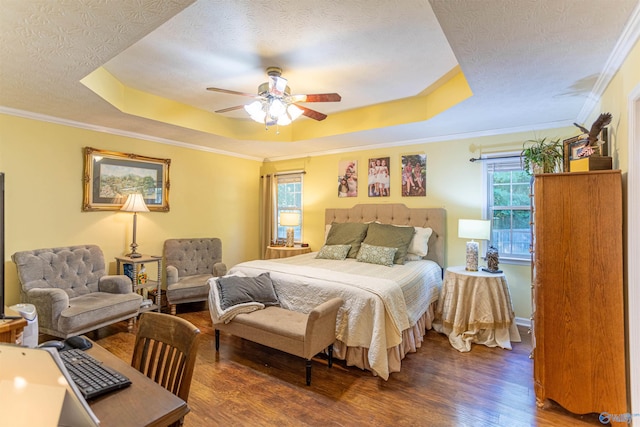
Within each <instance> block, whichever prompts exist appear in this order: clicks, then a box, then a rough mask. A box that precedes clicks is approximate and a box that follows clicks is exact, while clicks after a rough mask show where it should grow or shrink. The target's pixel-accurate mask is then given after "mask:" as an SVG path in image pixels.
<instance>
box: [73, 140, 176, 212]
mask: <svg viewBox="0 0 640 427" xmlns="http://www.w3.org/2000/svg"><path fill="white" fill-rule="evenodd" d="M170 166H171V160H170V159H159V158H155V157H147V156H140V155H137V154H130V153H119V152H116V151H108V150H98V149H95V148H91V147H85V148H84V176H83V197H82V210H83V211H85V212H92V211H116V210H120V208H121V207H122V205H123V204H124V202H125V201H126V199H127V196H128V195H129V194H131V193H141V194H142V195H143V197H144V201H145V203H146V205H147V208H149V210H150V211H156V212H169V188H170V180H169V167H170Z"/></svg>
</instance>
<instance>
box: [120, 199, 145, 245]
mask: <svg viewBox="0 0 640 427" xmlns="http://www.w3.org/2000/svg"><path fill="white" fill-rule="evenodd" d="M120 210H121V211H124V212H133V243H131V253H129V254H127V256H128V257H129V258H140V257H142V254H139V253H137V252H136V248H137V247H138V244H137V243H136V225H137V224H136V221H137V216H138V212H149V208H147V205H146V204H145V203H144V198H143V197H142V194H140V193H135V194H129V197H127V201H126V202H124V205H123V206H122V208H120Z"/></svg>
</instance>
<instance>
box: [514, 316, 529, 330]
mask: <svg viewBox="0 0 640 427" xmlns="http://www.w3.org/2000/svg"><path fill="white" fill-rule="evenodd" d="M516 325H518V326H526V327H527V328H530V327H531V319H529V318H528V317H516Z"/></svg>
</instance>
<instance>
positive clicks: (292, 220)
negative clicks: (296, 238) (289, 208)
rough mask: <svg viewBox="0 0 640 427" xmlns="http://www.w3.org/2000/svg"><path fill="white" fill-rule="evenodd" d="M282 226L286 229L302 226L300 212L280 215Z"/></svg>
mask: <svg viewBox="0 0 640 427" xmlns="http://www.w3.org/2000/svg"><path fill="white" fill-rule="evenodd" d="M280 225H282V226H285V227H297V226H298V225H300V213H299V212H282V213H280Z"/></svg>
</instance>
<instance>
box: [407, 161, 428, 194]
mask: <svg viewBox="0 0 640 427" xmlns="http://www.w3.org/2000/svg"><path fill="white" fill-rule="evenodd" d="M426 195H427V155H426V154H410V155H406V156H402V197H414V196H426Z"/></svg>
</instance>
